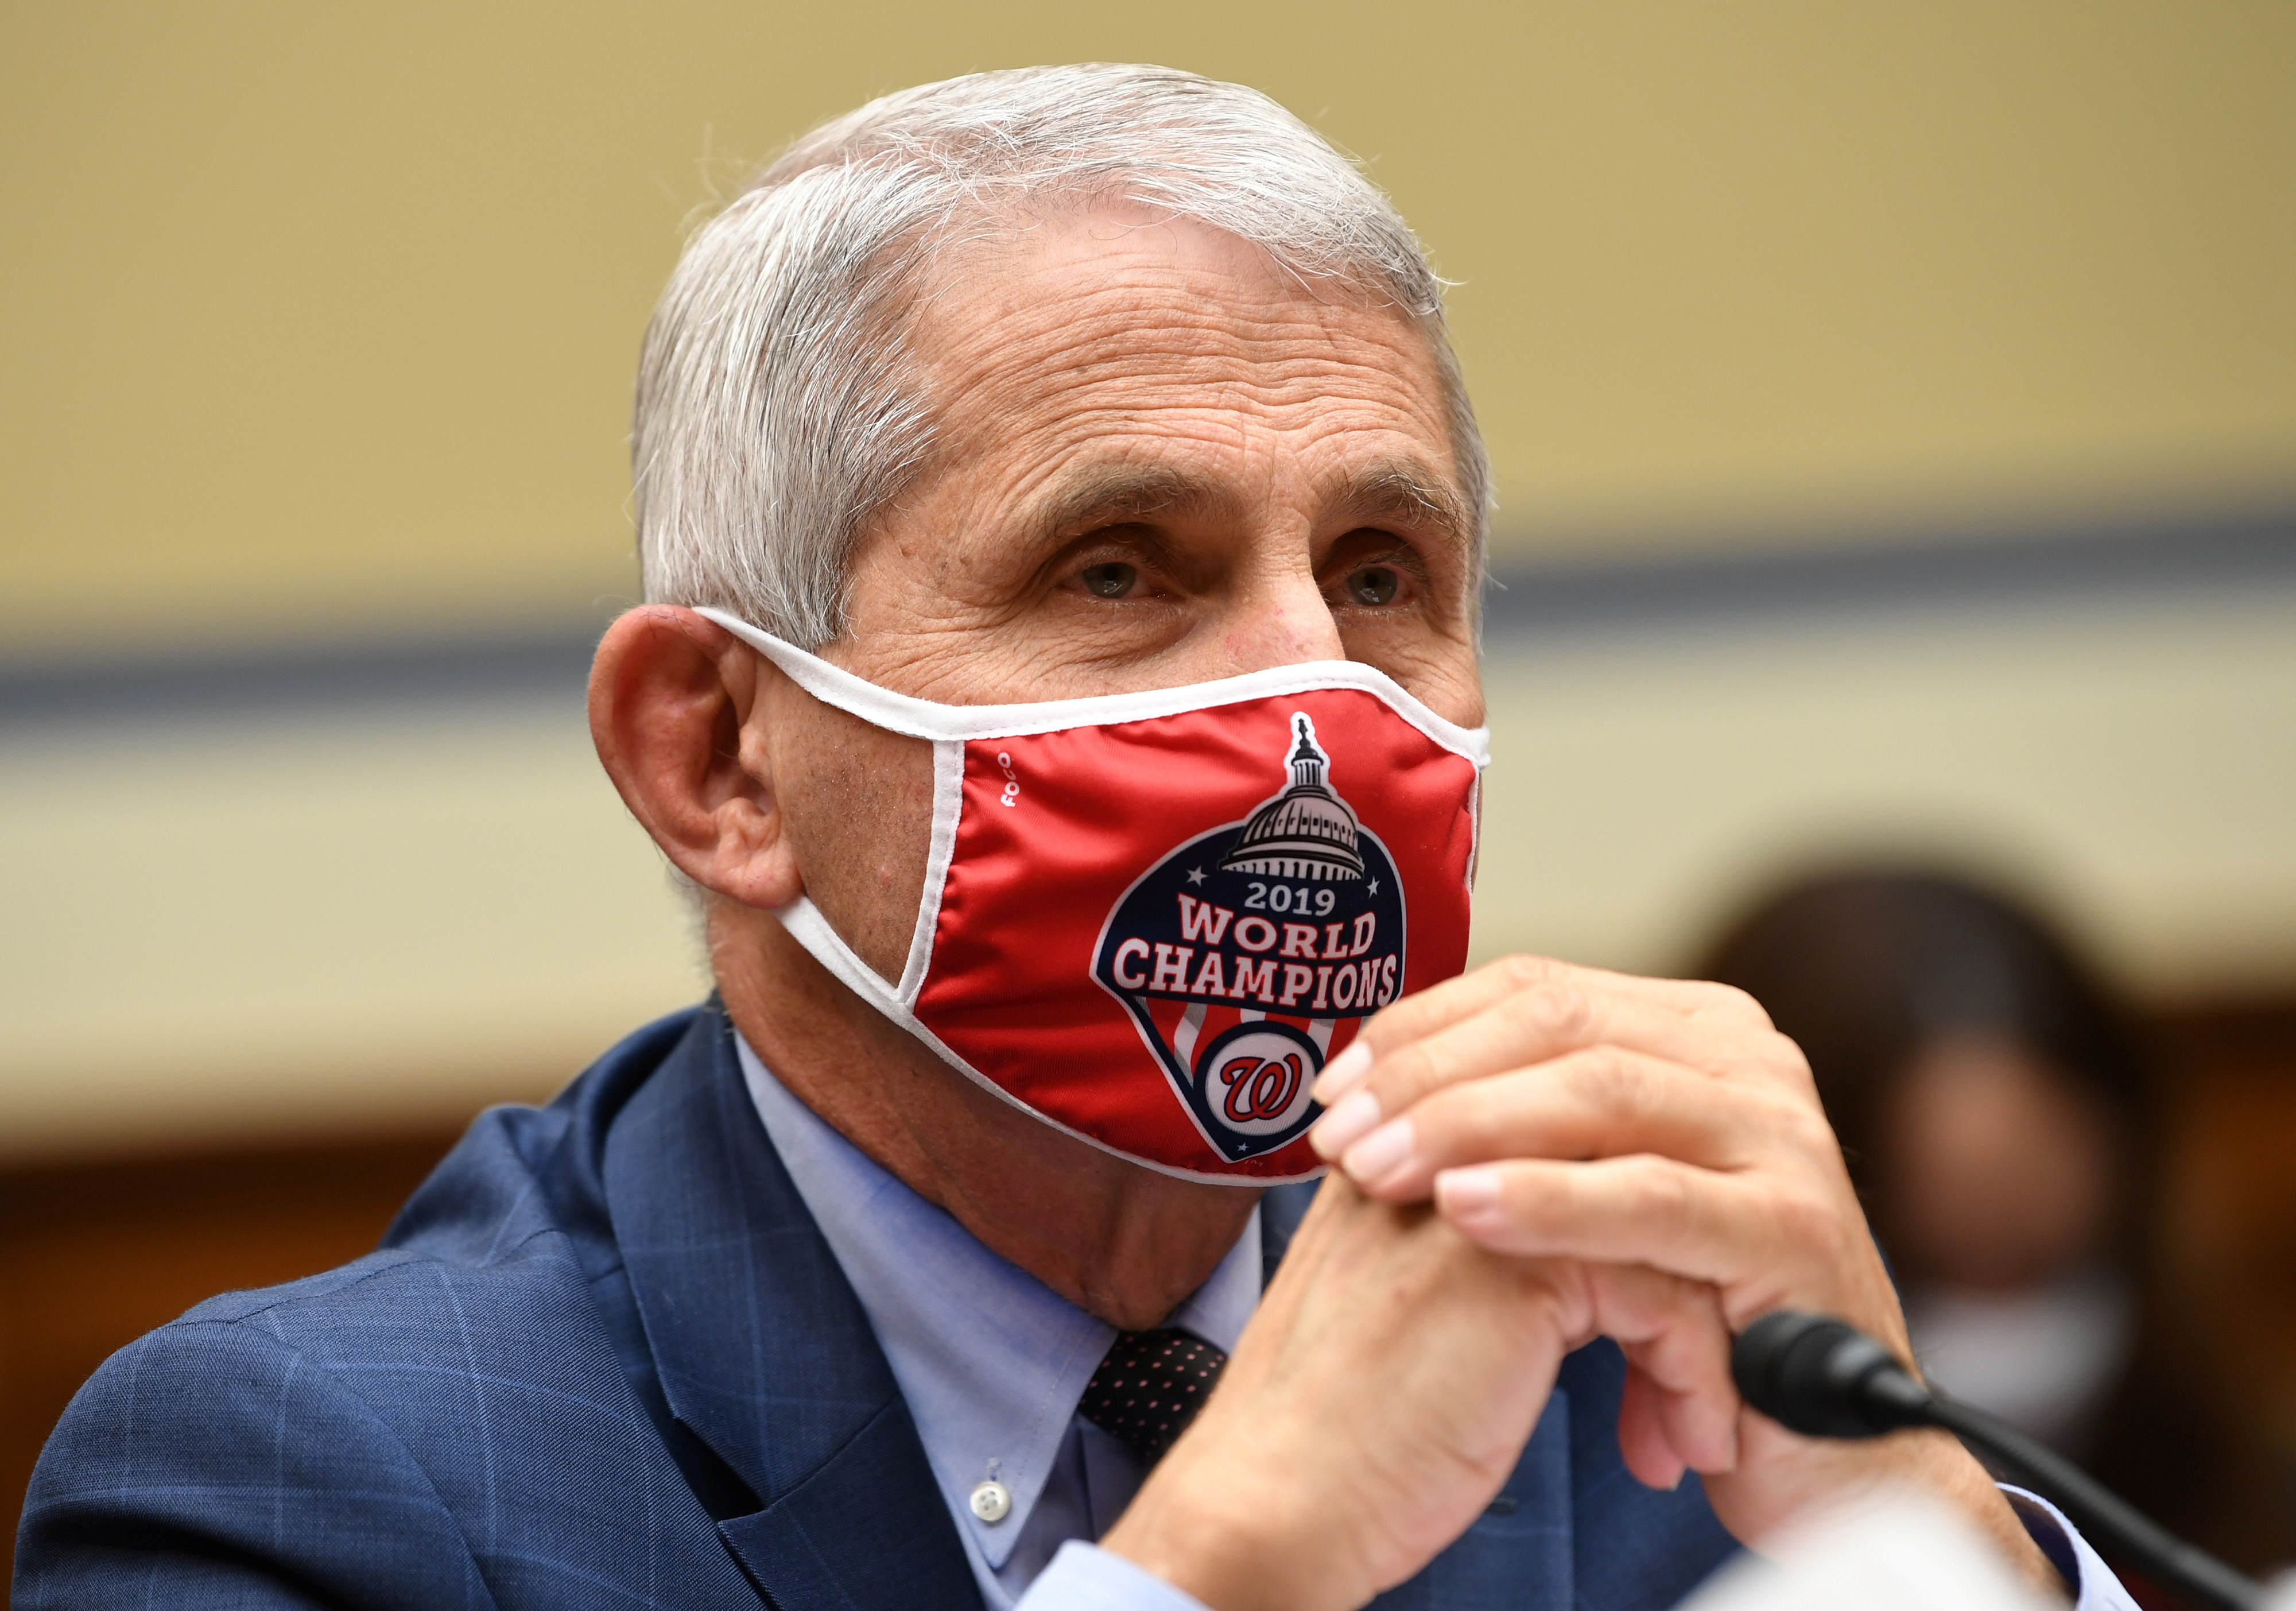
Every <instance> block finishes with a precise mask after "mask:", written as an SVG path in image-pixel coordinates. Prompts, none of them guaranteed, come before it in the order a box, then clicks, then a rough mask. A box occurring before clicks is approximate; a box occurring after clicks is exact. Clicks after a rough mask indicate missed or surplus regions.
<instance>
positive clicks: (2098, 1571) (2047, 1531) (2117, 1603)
mask: <svg viewBox="0 0 2296 1611" xmlns="http://www.w3.org/2000/svg"><path fill="white" fill-rule="evenodd" d="M2001 1492H2003V1493H2005V1494H2006V1495H2007V1496H2008V1499H2009V1505H2010V1508H2012V1509H2013V1510H2015V1511H2016V1512H2017V1519H2018V1520H2019V1521H2021V1522H2022V1523H2024V1524H2025V1532H2026V1533H2027V1534H2028V1535H2030V1537H2031V1539H2032V1541H2033V1542H2034V1543H2036V1544H2038V1545H2039V1546H2040V1549H2041V1553H2042V1554H2044V1555H2046V1556H2047V1557H2048V1558H2049V1564H2050V1565H2051V1566H2054V1567H2055V1568H2056V1569H2057V1571H2058V1574H2060V1575H2062V1577H2063V1578H2064V1580H2065V1584H2066V1586H2067V1587H2068V1588H2070V1589H2071V1590H2072V1593H2073V1605H2074V1607H2075V1611H2141V1608H2140V1607H2138V1606H2137V1604H2136V1600H2135V1599H2133V1598H2131V1596H2130V1595H2129V1592H2128V1590H2126V1589H2124V1588H2122V1587H2121V1586H2120V1579H2119V1578H2117V1577H2115V1576H2114V1575H2113V1574H2112V1567H2110V1566H2106V1565H2105V1564H2104V1562H2103V1559H2102V1558H2100V1557H2099V1556H2098V1555H2097V1552H2096V1551H2095V1550H2094V1549H2090V1548H2089V1544H2088V1541H2087V1539H2085V1538H2083V1537H2082V1536H2081V1535H2080V1533H2079V1530H2078V1529H2076V1528H2075V1527H2074V1526H2073V1525H2072V1524H2071V1522H2069V1521H2067V1520H2065V1513H2064V1512H2063V1511H2062V1510H2060V1509H2058V1508H2056V1507H2055V1506H2054V1505H2052V1504H2051V1503H2049V1501H2048V1500H2045V1499H2043V1498H2042V1497H2041V1496H2040V1495H2039V1494H2038V1493H2029V1492H2026V1491H2025V1490H2024V1489H2022V1488H2013V1487H2011V1486H2010V1485H2009V1484H2007V1483H2004V1484H2001ZM1079 1603H1089V1602H1079ZM1110 1603H1111V1605H1113V1604H1116V1603H1118V1602H1115V1601H1111V1602H1110ZM1144 1603H1145V1604H1150V1605H1152V1604H1153V1603H1154V1602H1152V1601H1149V1602H1144ZM1047 1611H1050V1608H1049V1607H1047Z"/></svg>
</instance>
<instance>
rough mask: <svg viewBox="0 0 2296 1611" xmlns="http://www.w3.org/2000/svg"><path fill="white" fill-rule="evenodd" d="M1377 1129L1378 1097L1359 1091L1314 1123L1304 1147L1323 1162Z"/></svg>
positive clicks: (1336, 1155)
mask: <svg viewBox="0 0 2296 1611" xmlns="http://www.w3.org/2000/svg"><path fill="white" fill-rule="evenodd" d="M1378 1126H1379V1098H1378V1097H1374V1096H1373V1095H1372V1094H1371V1093H1370V1092H1369V1091H1367V1090H1359V1091H1357V1093H1356V1094H1355V1095H1354V1096H1352V1097H1347V1098H1345V1099H1344V1100H1342V1101H1341V1103H1340V1104H1339V1106H1336V1107H1334V1108H1333V1109H1332V1111H1331V1112H1329V1113H1327V1114H1324V1116H1323V1117H1322V1118H1320V1119H1318V1120H1316V1128H1315V1129H1313V1130H1309V1131H1308V1144H1309V1145H1310V1146H1312V1147H1315V1149H1316V1156H1318V1157H1320V1158H1322V1159H1324V1161H1325V1162H1326V1163H1328V1162H1330V1161H1331V1160H1332V1159H1333V1158H1336V1157H1338V1156H1339V1155H1341V1153H1343V1152H1345V1151H1347V1150H1348V1146H1349V1143H1350V1142H1353V1141H1355V1140H1357V1139H1358V1138H1361V1137H1363V1136H1366V1135H1368V1134H1370V1133H1371V1132H1372V1131H1373V1130H1375V1129H1377V1128H1378Z"/></svg>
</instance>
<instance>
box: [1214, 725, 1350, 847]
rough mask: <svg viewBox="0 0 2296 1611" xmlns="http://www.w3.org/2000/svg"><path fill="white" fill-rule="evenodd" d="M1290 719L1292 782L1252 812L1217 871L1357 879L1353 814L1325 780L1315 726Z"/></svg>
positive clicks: (1325, 758)
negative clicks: (1288, 786) (1291, 733)
mask: <svg viewBox="0 0 2296 1611" xmlns="http://www.w3.org/2000/svg"><path fill="white" fill-rule="evenodd" d="M1292 732H1293V735H1294V742H1293V744H1292V757H1291V760H1292V786H1291V787H1290V788H1288V789H1286V790H1284V791H1283V793H1281V794H1278V795H1277V796H1276V797H1275V799H1273V800H1271V801H1268V802H1267V804H1266V805H1263V806H1261V807H1260V808H1259V810H1256V811H1254V812H1253V813H1252V814H1251V820H1250V821H1249V822H1247V823H1245V824H1244V825H1243V832H1242V833H1241V834H1237V835H1236V840H1235V843H1234V846H1233V847H1231V848H1230V850H1229V851H1228V853H1227V854H1226V856H1225V857H1223V858H1222V859H1221V860H1220V870H1221V871H1222V872H1224V873H1257V874H1259V875H1260V876H1261V877H1263V878H1304V879H1307V880H1308V881H1309V882H1310V883H1333V882H1338V881H1341V880H1349V879H1358V878H1361V877H1362V876H1363V875H1364V861H1363V852H1362V851H1361V849H1360V848H1358V846H1357V834H1358V833H1359V831H1360V830H1359V829H1358V827H1357V823H1356V814H1355V813H1354V812H1353V811H1351V810H1349V809H1348V803H1347V801H1344V800H1341V798H1340V797H1339V796H1338V795H1336V794H1334V793H1332V791H1331V788H1330V785H1327V784H1325V783H1324V768H1325V767H1327V766H1329V765H1330V764H1331V757H1329V756H1328V755H1326V754H1324V752H1323V750H1322V748H1321V747H1320V746H1318V745H1317V744H1316V724H1315V723H1314V722H1312V721H1310V720H1309V719H1308V716H1307V713H1306V712H1305V711H1300V712H1298V713H1295V714H1294V715H1293V716H1292Z"/></svg>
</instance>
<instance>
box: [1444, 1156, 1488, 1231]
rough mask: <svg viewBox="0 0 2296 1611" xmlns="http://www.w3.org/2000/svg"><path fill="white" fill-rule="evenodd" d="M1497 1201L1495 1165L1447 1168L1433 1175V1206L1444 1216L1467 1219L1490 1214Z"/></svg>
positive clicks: (1480, 1218)
mask: <svg viewBox="0 0 2296 1611" xmlns="http://www.w3.org/2000/svg"><path fill="white" fill-rule="evenodd" d="M1498 1205H1499V1177H1498V1171H1497V1170H1494V1169H1447V1170H1445V1171H1443V1172H1442V1173H1440V1174H1439V1175H1437V1176H1436V1177H1435V1206H1436V1207H1437V1208H1439V1209H1440V1210H1441V1211H1442V1213H1443V1217H1444V1218H1445V1219H1447V1220H1460V1221H1468V1222H1470V1223H1472V1222H1473V1221H1477V1220H1485V1219H1489V1218H1491V1217H1493V1215H1494V1214H1495V1213H1496V1212H1497V1208H1498Z"/></svg>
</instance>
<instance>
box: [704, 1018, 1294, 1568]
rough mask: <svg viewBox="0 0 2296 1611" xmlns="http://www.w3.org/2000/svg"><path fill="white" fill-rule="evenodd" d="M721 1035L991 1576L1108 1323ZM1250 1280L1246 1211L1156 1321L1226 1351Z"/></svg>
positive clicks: (1111, 1335) (1251, 1301)
mask: <svg viewBox="0 0 2296 1611" xmlns="http://www.w3.org/2000/svg"><path fill="white" fill-rule="evenodd" d="M734 1040H735V1045H736V1047H737V1048H738V1050H739V1054H740V1057H741V1063H742V1077H743V1079H744V1080H745V1081H746V1082H747V1083H748V1085H749V1088H750V1100H751V1101H752V1102H753V1103H754V1104H755V1105H756V1106H757V1110H758V1118H759V1120H760V1121H762V1122H763V1123H764V1125H765V1127H766V1134H767V1138H769V1139H770V1140H771V1141H772V1142H773V1145H774V1150H775V1152H777V1153H779V1154H780V1155H781V1159H782V1163H783V1164H784V1165H785V1166H786V1167H787V1168H788V1170H789V1173H790V1179H791V1180H792V1181H794V1182H795V1183H796V1185H797V1189H798V1193H799V1196H802V1197H804V1199H805V1202H806V1206H807V1207H808V1209H810V1210H811V1211H812V1212H813V1217H814V1219H815V1221H816V1222H817V1223H818V1224H819V1225H820V1227H821V1234H822V1236H823V1237H824V1238H826V1240H827V1241H828V1243H829V1246H830V1251H831V1252H832V1253H835V1254H836V1255H837V1262H838V1264H839V1265H840V1267H841V1268H842V1269H843V1270H844V1271H845V1278H846V1279H847V1280H848V1281H849V1282H850V1283H851V1284H852V1286H853V1291H854V1294H855V1295H856V1296H857V1297H858V1298H859V1299H860V1300H861V1307H862V1308H863V1309H864V1310H865V1311H867V1312H868V1316H869V1324H870V1328H871V1329H872V1330H873V1331H874V1332H875V1333H876V1336H877V1342H878V1344H879V1346H881V1348H883V1349H884V1351H885V1359H886V1362H887V1363H888V1364H889V1365H890V1366H891V1367H892V1371H893V1379H894V1380H895V1381H896V1382H898V1383H899V1385H900V1389H901V1396H902V1398H903V1399H904V1400H906V1401H907V1404H908V1407H909V1414H910V1416H911V1418H913V1419H914V1421H915V1423H916V1427H917V1435H918V1438H919V1440H920V1441H921V1442H922V1443H923V1444H924V1449H925V1459H926V1460H927V1462H928V1463H929V1464H930V1465H931V1467H932V1474H933V1480H934V1481H935V1482H936V1483H937V1484H939V1487H940V1491H941V1495H942V1497H943V1498H944V1499H945V1500H947V1503H948V1507H949V1511H950V1514H952V1515H953V1516H955V1517H956V1518H957V1523H958V1525H959V1526H960V1527H962V1528H964V1529H965V1530H966V1532H967V1533H969V1534H970V1536H971V1538H972V1541H973V1543H974V1544H975V1546H976V1547H977V1548H978V1549H979V1550H980V1554H981V1556H982V1557H983V1558H985V1559H986V1560H987V1561H988V1564H989V1566H990V1567H991V1569H992V1570H994V1569H996V1568H1000V1567H1002V1566H1003V1565H1004V1563H1005V1558H1006V1557H1007V1556H1008V1555H1010V1554H1011V1553H1012V1549H1013V1544H1014V1542H1015V1541H1017V1540H1018V1539H1019V1538H1020V1537H1021V1533H1023V1532H1024V1531H1025V1530H1026V1528H1027V1525H1028V1521H1029V1512H1030V1511H1031V1510H1032V1509H1034V1508H1035V1506H1036V1503H1037V1498H1038V1496H1039V1495H1040V1494H1042V1492H1044V1487H1045V1481H1046V1476H1047V1475H1049V1474H1050V1472H1051V1470H1052V1467H1053V1462H1054V1459H1055V1457H1056V1456H1057V1455H1058V1454H1059V1452H1060V1446H1061V1440H1062V1437H1063V1436H1064V1435H1065V1434H1066V1433H1067V1431H1068V1428H1069V1424H1070V1421H1072V1420H1073V1419H1074V1418H1075V1416H1076V1407H1077V1401H1078V1399H1080V1398H1082V1397H1083V1396H1084V1389H1085V1385H1086V1384H1087V1382H1089V1381H1090V1380H1091V1379H1092V1373H1093V1372H1094V1371H1095V1369H1098V1368H1099V1365H1100V1360H1101V1356H1102V1355H1103V1354H1105V1353H1106V1352H1108V1346H1109V1344H1111V1343H1112V1342H1113V1341H1115V1339H1116V1331H1115V1328H1114V1327H1111V1326H1109V1325H1108V1324H1107V1323H1106V1322H1104V1321H1102V1320H1098V1319H1094V1318H1093V1317H1092V1316H1091V1315H1088V1314H1087V1313H1086V1312H1085V1311H1082V1310H1081V1309H1078V1307H1076V1305H1075V1304H1073V1303H1070V1302H1069V1301H1068V1300H1067V1299H1065V1298H1063V1297H1062V1296H1061V1295H1059V1294H1058V1293H1056V1292H1054V1291H1053V1290H1052V1289H1051V1288H1050V1287H1048V1286H1046V1285H1045V1284H1044V1283H1043V1282H1041V1281H1039V1280H1037V1278H1036V1277H1034V1276H1032V1275H1030V1274H1029V1272H1028V1271H1027V1270H1022V1269H1021V1268H1020V1267H1019V1266H1018V1265H1016V1264H1013V1263H1012V1262H1009V1261H1008V1260H1006V1259H1004V1258H1002V1257H1000V1256H999V1255H998V1254H996V1253H992V1252H990V1251H989V1249H988V1247H987V1246H985V1245H983V1244H982V1243H981V1242H980V1240H979V1239H978V1238H976V1237H974V1236H973V1235H972V1232H971V1231H969V1230H967V1229H964V1226H962V1225H960V1224H958V1223H957V1221H955V1219H954V1218H953V1217H952V1216H951V1215H949V1214H948V1212H947V1211H945V1210H943V1209H940V1208H937V1207H935V1206H934V1205H933V1204H931V1203H928V1202H926V1201H925V1200H924V1199H923V1198H922V1197H921V1196H918V1195H917V1194H916V1193H915V1192H914V1191H912V1190H910V1189H909V1188H908V1187H907V1186H906V1185H904V1184H903V1183H902V1182H901V1181H900V1180H899V1179H896V1178H895V1177H894V1176H893V1175H892V1174H891V1173H890V1172H889V1171H886V1170H884V1169H883V1168H881V1167H880V1166H879V1165H878V1164H877V1163H875V1162H874V1161H873V1159H871V1158H870V1157H869V1156H868V1155H866V1154H865V1153H863V1152H862V1151H861V1149H860V1148H858V1147H855V1146H854V1145H853V1144H852V1143H851V1142H850V1141H848V1140H847V1139H846V1138H844V1137H843V1136H841V1135H840V1134H839V1133H838V1132H837V1130H835V1129H833V1128H832V1126H831V1125H830V1124H828V1123H827V1122H825V1121H824V1120H823V1119H822V1118H821V1117H820V1116H819V1115H818V1114H816V1113H814V1111H813V1110H812V1109H811V1108H809V1107H808V1106H805V1104H804V1103H802V1102H800V1101H799V1100H798V1099H797V1098H796V1097H793V1096H791V1094H790V1092H789V1091H788V1090H787V1089H785V1088H784V1087H783V1085H782V1083H781V1081H778V1080H776V1079H775V1078H774V1076H773V1074H772V1073H771V1072H770V1071H768V1070H767V1067H766V1065H765V1064H764V1063H763V1062H761V1061H760V1060H759V1059H758V1055H757V1053H756V1052H754V1051H752V1050H751V1049H750V1043H749V1042H748V1041H747V1040H742V1038H741V1037H740V1036H738V1035H737V1036H736V1037H735V1038H734ZM1260 1273H1261V1272H1260V1267H1259V1211H1258V1210H1257V1209H1255V1210H1254V1211H1253V1212H1252V1215H1251V1221H1250V1223H1248V1224H1247V1225H1246V1226H1245V1227H1244V1230H1243V1235H1242V1237H1239V1238H1238V1239H1237V1241H1236V1245H1234V1247H1233V1248H1230V1249H1229V1250H1228V1253H1227V1256H1226V1258H1225V1259H1223V1260H1221V1262H1220V1264H1219V1267H1218V1269H1217V1270H1213V1272H1212V1274H1211V1278H1210V1279H1209V1280H1207V1281H1206V1282H1205V1283H1204V1284H1203V1285H1202V1286H1200V1287H1198V1288H1197V1289H1196V1291H1195V1293H1194V1294H1193V1295H1192V1296H1191V1297H1190V1298H1189V1299H1188V1301H1187V1302H1186V1303H1184V1304H1182V1305H1181V1306H1180V1308H1179V1309H1178V1310H1177V1311H1175V1313H1174V1314H1173V1316H1172V1318H1171V1319H1170V1320H1169V1322H1167V1323H1168V1324H1169V1325H1173V1326H1184V1327H1186V1328H1187V1329H1188V1330H1190V1331H1193V1332H1194V1333H1195V1334H1196V1335H1197V1336H1201V1337H1202V1338H1204V1339H1205V1340H1206V1341H1207V1342H1211V1343H1217V1344H1219V1346H1220V1347H1222V1348H1223V1349H1226V1350H1228V1351H1230V1352H1233V1351H1234V1348H1235V1344H1236V1339H1237V1338H1238V1337H1239V1336H1242V1332H1243V1327H1244V1323H1245V1322H1246V1321H1247V1320H1249V1319H1251V1313H1252V1311H1253V1310H1254V1309H1255V1308H1257V1307H1258V1306H1259V1286H1260ZM990 1477H994V1478H996V1480H997V1481H998V1482H1000V1483H1002V1484H1005V1491H1006V1492H1008V1493H1009V1494H1010V1495H1011V1496H1012V1508H1011V1510H1010V1511H1009V1513H1007V1514H1006V1515H1005V1517H1004V1518H1003V1519H1002V1520H1001V1521H998V1522H996V1523H995V1524H993V1525H992V1524H990V1523H987V1522H983V1521H981V1520H980V1518H979V1517H977V1516H974V1515H973V1514H972V1507H971V1504H970V1498H971V1495H972V1491H973V1489H974V1488H975V1487H977V1486H978V1485H979V1484H981V1483H982V1482H984V1481H986V1480H987V1479H988V1478H990Z"/></svg>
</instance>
